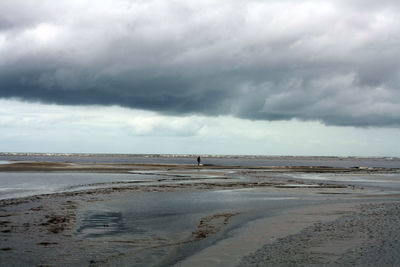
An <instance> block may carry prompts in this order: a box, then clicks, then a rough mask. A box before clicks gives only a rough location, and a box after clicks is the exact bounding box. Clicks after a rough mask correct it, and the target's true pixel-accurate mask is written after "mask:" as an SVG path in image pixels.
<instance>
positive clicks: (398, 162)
mask: <svg viewBox="0 0 400 267" xmlns="http://www.w3.org/2000/svg"><path fill="white" fill-rule="evenodd" d="M196 158H197V155H172V154H170V155H158V154H149V155H139V154H37V153H0V162H7V161H50V162H75V163H79V162H80V163H82V162H97V163H134V164H141V163H167V164H194V163H196ZM202 163H204V164H210V165H226V166H246V167H257V166H327V167H344V168H351V167H381V168H400V158H388V157H386V158H357V157H295V156H293V157H291V156H229V155H226V156H214V155H203V156H202Z"/></svg>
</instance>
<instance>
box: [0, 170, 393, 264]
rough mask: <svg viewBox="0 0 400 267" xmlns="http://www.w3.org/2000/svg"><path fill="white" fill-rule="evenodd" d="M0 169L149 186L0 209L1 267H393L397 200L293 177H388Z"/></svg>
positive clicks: (24, 201) (12, 202) (58, 196)
mask: <svg viewBox="0 0 400 267" xmlns="http://www.w3.org/2000/svg"><path fill="white" fill-rule="evenodd" d="M0 171H3V172H32V171H34V172H39V173H40V172H90V173H135V174H142V175H149V176H150V175H151V177H152V179H148V180H144V181H143V182H139V183H138V182H135V183H129V182H124V183H122V184H118V183H110V184H108V185H106V186H104V187H103V188H95V189H83V190H79V191H72V192H60V193H54V194H47V195H39V196H31V197H25V198H18V199H5V200H0V262H1V264H2V265H6V266H10V265H38V266H39V265H43V266H60V265H72V264H79V265H83V266H88V265H93V266H104V265H105V266H107V265H114V266H115V265H116V266H118V265H120V266H124V265H131V266H135V265H137V266H143V265H144V266H154V265H159V266H170V265H177V266H195V265H198V266H204V265H208V266H234V265H241V266H276V265H285V266H286V265H289V266H290V265H292V266H299V265H301V266H304V265H313V264H317V265H321V264H326V265H337V266H343V265H359V266H364V265H368V263H375V264H372V265H375V266H376V265H380V266H382V265H388V266H390V265H398V263H399V262H400V260H399V258H400V255H398V251H400V246H399V243H398V242H397V241H396V240H399V239H398V238H397V237H396V236H395V235H392V234H391V233H393V232H397V233H398V232H399V231H398V230H400V229H398V225H400V224H399V223H398V222H399V218H400V213H399V210H398V208H397V207H398V201H399V200H400V198H399V195H398V192H397V191H394V192H393V191H391V192H386V191H385V190H383V189H381V188H374V187H363V186H357V184H356V185H355V184H347V183H331V182H329V181H322V182H321V181H310V180H305V179H303V178H302V179H297V178H296V174H297V173H300V174H307V173H322V174H324V173H326V174H337V175H347V174H351V175H354V174H357V175H365V176H368V175H376V174H379V173H384V174H385V173H392V174H394V175H395V176H396V175H397V174H399V173H398V170H396V169H377V168H369V169H362V168H357V169H356V168H352V169H347V168H344V169H341V168H326V167H288V168H284V167H266V168H263V167H257V168H241V167H226V166H201V167H200V168H199V167H197V166H193V165H165V164H164V165H157V164H147V165H133V164H70V163H45V162H43V163H28V162H27V163H16V164H9V165H7V164H5V165H1V166H0ZM289 174H290V175H289ZM399 175H400V174H399ZM380 248H384V249H380ZM382 256H384V259H382Z"/></svg>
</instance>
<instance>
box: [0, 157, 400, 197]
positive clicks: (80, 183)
mask: <svg viewBox="0 0 400 267" xmlns="http://www.w3.org/2000/svg"><path fill="white" fill-rule="evenodd" d="M198 156H200V157H201V163H202V164H203V165H204V169H203V168H202V171H206V169H207V166H213V165H218V166H227V167H230V166H244V167H261V166H267V167H268V166H318V167H332V168H334V167H341V168H361V167H362V168H369V167H378V168H386V169H400V158H391V157H382V158H363V157H298V156H251V155H247V156H236V155H176V154H83V153H79V154H66V153H0V164H10V163H15V162H69V163H121V164H124V163H125V164H144V163H148V164H157V163H159V164H188V165H189V164H197V157H198ZM199 171H200V170H199ZM159 175H160V174H157V175H153V176H152V175H149V174H148V173H144V174H143V173H142V174H139V173H91V172H86V173H85V172H82V173H79V172H71V173H68V172H0V200H1V199H10V198H20V197H27V196H33V195H40V194H51V193H57V192H66V191H79V190H86V189H94V188H105V187H109V186H113V187H115V186H124V185H129V184H131V183H149V182H155V181H158V180H159V178H160V176H159ZM199 175H200V174H199ZM199 175H197V176H199ZM296 175H297V176H298V177H297V178H301V179H303V178H304V179H314V180H322V181H326V180H327V179H328V180H329V181H332V182H343V181H342V180H343V179H345V182H346V183H351V182H355V183H356V185H359V184H360V183H361V184H362V185H368V184H371V182H372V183H373V185H377V182H379V183H380V184H382V185H380V184H379V185H380V186H385V187H388V186H389V187H391V188H399V189H400V177H399V172H398V171H396V172H395V174H391V173H389V174H386V175H380V176H379V177H370V175H367V176H366V177H359V176H356V177H352V176H343V177H342V176H327V175H325V176H323V177H320V176H319V175H317V174H307V175H305V176H304V177H302V176H301V175H299V174H296ZM197 176H196V177H197ZM200 176H201V175H200ZM200 176H199V177H200ZM196 177H192V178H196ZM340 179H342V180H340ZM360 179H361V180H360ZM371 179H375V180H377V181H375V180H374V181H371Z"/></svg>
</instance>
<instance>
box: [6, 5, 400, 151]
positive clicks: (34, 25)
mask: <svg viewBox="0 0 400 267" xmlns="http://www.w3.org/2000/svg"><path fill="white" fill-rule="evenodd" d="M0 11H1V12H0V132H1V139H0V152H61V153H62V152H66V153H73V152H86V153H89V152H92V153H173V154H177V153H182V154H256V155H322V156H400V142H399V141H398V139H399V138H398V136H400V135H399V134H400V131H399V127H400V3H398V1H391V0H382V1H372V0H363V1H361V0H347V1H345V0H336V1H333V0H331V1H327V0H319V1H305V0H279V1H278V0H263V1H261V0H246V1H244V0H214V1H210V0H205V1H183V0H113V1H111V0H91V1H89V0H57V1H53V0H41V1H37V0H2V1H0Z"/></svg>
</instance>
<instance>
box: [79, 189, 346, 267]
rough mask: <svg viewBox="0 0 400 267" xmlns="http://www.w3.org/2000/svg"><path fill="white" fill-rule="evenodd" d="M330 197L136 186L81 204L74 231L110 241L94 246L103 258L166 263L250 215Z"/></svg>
mask: <svg viewBox="0 0 400 267" xmlns="http://www.w3.org/2000/svg"><path fill="white" fill-rule="evenodd" d="M332 201H335V202H342V201H344V200H343V199H340V198H338V197H335V196H320V195H308V194H307V195H301V194H281V193H271V192H257V191H254V190H243V189H241V190H224V191H221V190H218V191H195V192H138V193H131V194H123V195H121V196H120V197H116V198H113V199H112V200H108V201H104V202H98V203H92V204H89V205H88V206H86V207H85V208H84V209H83V210H81V211H80V225H79V226H78V229H77V232H76V235H77V236H78V237H81V238H84V239H90V240H92V241H99V242H102V243H103V244H113V249H109V246H108V245H104V247H100V248H99V249H101V250H102V254H101V255H102V257H103V258H101V257H100V258H99V259H97V260H104V259H106V262H107V263H108V264H117V265H118V264H121V265H124V264H129V265H142V264H144V265H156V264H160V266H169V265H172V264H175V263H177V262H179V261H181V260H183V259H185V258H187V257H189V256H191V255H193V254H195V253H197V252H199V251H201V250H202V249H203V248H206V247H208V246H210V245H213V244H215V243H217V242H219V241H220V240H223V239H225V238H228V237H230V236H232V235H234V234H235V232H236V231H237V230H238V229H240V228H241V227H242V226H244V225H245V224H246V223H248V222H249V221H253V220H255V219H258V218H265V217H269V216H273V215H276V214H278V213H280V212H282V211H285V210H288V209H292V208H298V207H301V206H306V205H310V204H314V203H324V202H332ZM202 223H203V225H202ZM207 224H208V225H207ZM204 225H205V226H204ZM199 231H200V233H201V234H204V236H200V237H199V236H198V234H199ZM202 231H203V232H202ZM207 231H208V232H207ZM115 250H118V252H119V257H117V258H116V257H113V253H114V252H115Z"/></svg>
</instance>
